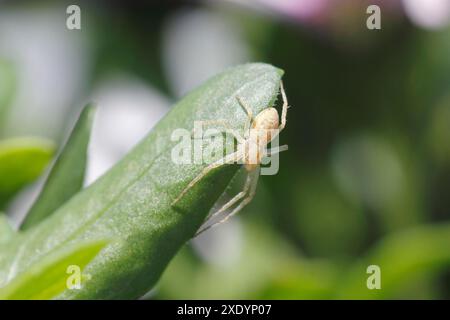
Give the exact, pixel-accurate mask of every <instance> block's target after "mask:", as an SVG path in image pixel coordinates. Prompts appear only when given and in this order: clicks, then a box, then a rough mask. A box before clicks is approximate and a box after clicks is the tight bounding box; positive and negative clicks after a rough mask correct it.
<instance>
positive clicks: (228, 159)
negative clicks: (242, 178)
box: [172, 151, 243, 205]
mask: <svg viewBox="0 0 450 320" xmlns="http://www.w3.org/2000/svg"><path fill="white" fill-rule="evenodd" d="M242 156H243V155H242V152H240V151H236V152H233V153H230V154H228V155H226V156H225V157H223V158H221V159H219V160H217V161H215V162H213V163H211V164H210V165H208V166H207V167H205V168H204V169H203V170H202V172H201V173H200V174H199V175H197V177H195V178H194V180H192V181H191V182H190V183H189V184H188V185H187V187H186V188H184V190H183V191H182V192H181V193H180V194H179V195H178V197H177V198H176V199H175V200H174V201H173V202H172V205H174V204H176V203H177V202H178V201H180V199H181V198H182V197H183V196H184V195H185V194H186V193H187V192H188V191H189V189H191V188H192V187H193V186H195V185H196V184H197V183H198V182H199V181H200V180H201V179H203V178H204V177H205V176H206V175H207V174H208V173H209V172H211V171H212V170H214V169H216V168H219V167H221V166H223V165H225V164H231V163H235V162H236V161H239V160H240V158H242Z"/></svg>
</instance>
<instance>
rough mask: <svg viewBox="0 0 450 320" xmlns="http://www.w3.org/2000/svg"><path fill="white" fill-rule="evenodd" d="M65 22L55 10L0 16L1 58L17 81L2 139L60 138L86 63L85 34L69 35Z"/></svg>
mask: <svg viewBox="0 0 450 320" xmlns="http://www.w3.org/2000/svg"><path fill="white" fill-rule="evenodd" d="M64 19H65V15H64V11H62V13H61V11H60V10H57V9H45V8H43V9H41V8H40V9H29V8H25V9H17V10H8V9H2V11H1V12H0V39H1V41H0V56H1V57H3V58H6V59H7V60H9V61H11V62H12V63H13V64H14V65H15V66H14V67H15V71H16V72H17V79H18V81H19V83H18V90H17V92H16V94H15V97H14V101H13V103H12V106H11V109H10V112H9V118H8V119H7V121H6V128H5V133H6V135H9V136H15V135H29V134H35V135H40V136H46V137H49V138H57V137H58V136H59V134H60V133H61V130H62V128H63V125H64V119H65V117H66V115H67V112H68V110H69V109H70V107H71V106H72V104H73V101H74V99H75V97H76V96H77V95H78V94H79V91H80V90H81V85H82V83H83V82H84V79H85V78H86V73H87V71H88V63H89V62H88V61H89V59H88V58H87V57H88V52H87V45H86V42H85V41H86V39H85V38H84V33H82V32H74V31H69V30H67V28H66V27H65V20H64ZM49 115H51V117H49Z"/></svg>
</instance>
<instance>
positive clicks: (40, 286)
mask: <svg viewBox="0 0 450 320" xmlns="http://www.w3.org/2000/svg"><path fill="white" fill-rule="evenodd" d="M106 243H107V242H106V241H93V242H88V243H80V244H77V245H73V246H71V247H66V248H64V250H60V251H59V252H56V253H54V254H52V255H49V256H47V257H45V259H42V260H40V261H39V262H38V263H36V264H34V265H32V266H30V267H29V268H28V269H27V270H26V271H25V272H23V273H22V274H20V275H18V276H17V277H15V279H14V280H13V281H11V282H10V283H9V284H8V285H7V286H6V287H4V288H2V289H0V300H6V299H8V300H44V299H52V298H54V297H55V296H57V295H58V294H60V293H61V292H63V291H64V290H66V289H67V287H68V286H67V282H68V278H69V277H70V276H71V274H72V272H73V271H71V270H70V269H68V268H69V267H70V266H74V267H75V268H77V269H78V268H79V269H78V270H80V271H81V270H83V268H84V267H85V266H86V265H87V264H88V263H89V262H90V261H91V260H92V259H93V258H94V257H95V256H96V255H97V254H98V253H99V252H100V250H101V249H103V248H104V246H105V245H106ZM75 271H76V270H75ZM74 276H77V275H76V274H74ZM81 276H82V273H81V272H80V285H81V286H82V285H83V280H86V281H89V280H88V279H89V277H86V275H84V277H81ZM69 284H71V283H69ZM71 290H77V289H76V288H72V289H71Z"/></svg>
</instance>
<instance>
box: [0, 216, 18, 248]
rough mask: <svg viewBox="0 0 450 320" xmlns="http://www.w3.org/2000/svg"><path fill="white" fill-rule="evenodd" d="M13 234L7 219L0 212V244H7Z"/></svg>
mask: <svg viewBox="0 0 450 320" xmlns="http://www.w3.org/2000/svg"><path fill="white" fill-rule="evenodd" d="M14 234H15V231H14V229H13V228H12V226H11V224H10V223H9V221H8V218H7V217H6V216H5V215H4V214H3V213H2V212H0V244H2V243H7V242H8V241H9V240H10V239H11V238H12V237H13V236H14Z"/></svg>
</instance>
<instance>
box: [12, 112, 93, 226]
mask: <svg viewBox="0 0 450 320" xmlns="http://www.w3.org/2000/svg"><path fill="white" fill-rule="evenodd" d="M93 116H94V108H93V107H92V106H90V105H88V106H87V107H86V108H85V109H84V110H83V112H82V113H81V115H80V118H79V120H78V122H77V124H76V126H75V128H74V130H73V131H72V134H71V135H70V137H69V140H68V141H67V143H66V145H65V146H64V148H63V150H62V152H61V154H60V155H59V157H58V159H57V160H56V162H55V164H54V166H53V168H52V170H51V171H50V174H49V176H48V178H47V181H46V183H45V185H44V188H43V189H42V191H41V193H40V195H39V197H38V199H37V200H36V202H35V203H34V204H33V206H32V207H31V209H30V211H29V212H28V214H27V216H26V218H25V220H24V222H23V223H22V225H21V226H20V229H21V230H26V229H28V228H30V227H32V226H33V225H35V224H37V223H39V222H40V221H42V220H43V219H45V218H46V217H47V216H49V215H50V214H52V213H53V212H54V211H55V210H56V209H58V208H59V207H60V206H61V205H62V204H63V203H65V202H66V201H67V200H69V199H70V198H71V197H72V196H73V195H74V194H75V193H77V192H78V191H79V190H80V189H81V188H82V187H83V181H84V174H85V169H86V158H87V156H86V153H87V147H88V143H89V137H90V132H91V127H92V120H93Z"/></svg>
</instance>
